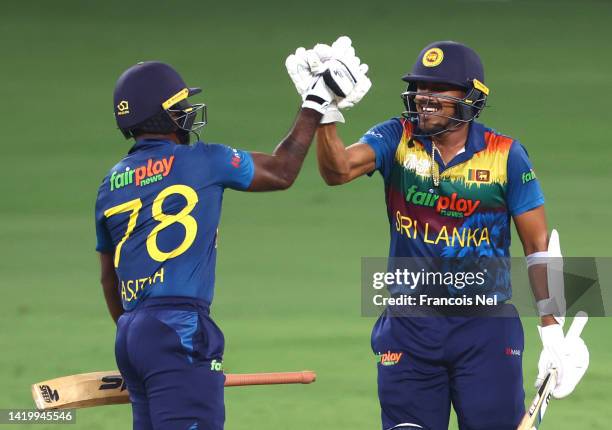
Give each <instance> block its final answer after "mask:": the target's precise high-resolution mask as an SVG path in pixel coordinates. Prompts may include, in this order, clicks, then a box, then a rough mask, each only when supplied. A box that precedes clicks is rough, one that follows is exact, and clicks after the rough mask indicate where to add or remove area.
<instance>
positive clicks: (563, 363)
mask: <svg viewBox="0 0 612 430" xmlns="http://www.w3.org/2000/svg"><path fill="white" fill-rule="evenodd" d="M587 321H588V316H587V314H586V313H584V312H578V313H577V314H576V316H575V317H574V321H572V325H571V327H570V328H569V330H568V332H567V336H564V334H563V328H562V327H561V325H559V324H553V325H549V326H546V327H540V326H538V331H539V333H540V338H541V339H542V345H543V349H542V352H541V354H540V360H539V362H538V376H537V378H536V382H535V386H536V388H539V387H540V385H542V382H543V381H544V378H545V377H546V373H547V372H548V370H549V369H552V368H555V369H557V385H556V386H555V388H554V390H553V392H552V395H553V397H554V398H556V399H562V398H564V397H567V396H568V395H570V394H571V393H572V391H574V389H575V388H576V386H577V385H578V382H580V380H581V379H582V377H583V376H584V374H585V373H586V371H587V369H588V367H589V350H588V349H587V347H586V345H585V343H584V341H583V340H582V339H581V338H580V333H582V329H583V328H584V326H585V325H586V323H587Z"/></svg>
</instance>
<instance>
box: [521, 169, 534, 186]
mask: <svg viewBox="0 0 612 430" xmlns="http://www.w3.org/2000/svg"><path fill="white" fill-rule="evenodd" d="M534 179H536V174H535V172H534V171H533V169H529V171H528V172H523V174H522V175H521V181H522V182H523V184H526V183H527V182H531V181H533V180H534Z"/></svg>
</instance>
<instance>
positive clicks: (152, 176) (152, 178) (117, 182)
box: [109, 155, 174, 191]
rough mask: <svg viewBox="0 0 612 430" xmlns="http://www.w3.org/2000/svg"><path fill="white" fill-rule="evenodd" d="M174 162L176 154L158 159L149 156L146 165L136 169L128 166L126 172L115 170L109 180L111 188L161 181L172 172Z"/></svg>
mask: <svg viewBox="0 0 612 430" xmlns="http://www.w3.org/2000/svg"><path fill="white" fill-rule="evenodd" d="M172 163H174V155H172V156H171V157H170V158H162V159H161V160H156V161H153V159H151V158H149V160H148V161H147V164H145V165H144V166H139V167H136V168H135V169H130V166H128V167H126V168H125V172H121V173H117V172H113V173H112V174H111V177H110V180H109V182H110V190H111V191H114V190H118V189H119V188H123V187H125V186H126V185H130V184H134V183H135V184H136V186H137V187H142V186H145V185H149V184H152V183H153V182H158V181H161V180H162V179H164V178H165V177H166V176H168V175H169V174H170V170H171V169H172Z"/></svg>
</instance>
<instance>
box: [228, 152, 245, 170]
mask: <svg viewBox="0 0 612 430" xmlns="http://www.w3.org/2000/svg"><path fill="white" fill-rule="evenodd" d="M232 152H233V153H232V161H231V162H230V163H231V164H232V166H234V168H236V169H237V168H238V167H240V163H242V157H240V152H238V150H237V149H234V148H232Z"/></svg>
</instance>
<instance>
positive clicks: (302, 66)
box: [285, 44, 344, 124]
mask: <svg viewBox="0 0 612 430" xmlns="http://www.w3.org/2000/svg"><path fill="white" fill-rule="evenodd" d="M317 46H318V47H320V48H321V47H323V46H327V48H329V49H330V50H331V47H330V46H328V45H323V44H318V45H317ZM327 59H329V58H327ZM323 61H324V60H322V59H321V58H320V57H319V55H318V54H317V53H316V52H315V51H314V50H313V49H309V50H306V49H304V48H298V49H297V50H296V51H295V53H294V54H291V55H289V56H288V57H287V59H286V60H285V67H286V68H287V73H288V74H289V77H290V78H291V81H292V82H293V85H295V88H296V90H297V92H298V94H299V95H300V97H302V100H305V99H306V91H307V90H308V89H309V87H310V85H311V84H312V83H313V81H314V77H315V76H316V75H318V74H320V73H322V72H323V71H324V70H325V66H324V65H323ZM309 105H310V104H309ZM311 107H312V106H311ZM332 122H342V123H343V122H344V116H342V114H341V113H340V111H339V110H338V107H337V106H336V102H335V100H332V101H331V102H330V103H329V104H328V105H327V107H326V108H325V109H324V112H323V117H322V118H321V124H328V123H332Z"/></svg>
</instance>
